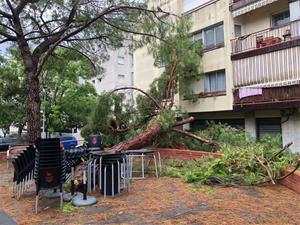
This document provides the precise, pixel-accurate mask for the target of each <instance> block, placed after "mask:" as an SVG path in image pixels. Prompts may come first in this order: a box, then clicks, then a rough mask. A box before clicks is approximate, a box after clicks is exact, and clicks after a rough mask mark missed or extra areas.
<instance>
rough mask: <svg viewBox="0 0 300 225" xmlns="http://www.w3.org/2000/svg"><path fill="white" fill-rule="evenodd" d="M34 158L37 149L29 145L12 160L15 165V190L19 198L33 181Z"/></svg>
mask: <svg viewBox="0 0 300 225" xmlns="http://www.w3.org/2000/svg"><path fill="white" fill-rule="evenodd" d="M34 159H35V149H34V148H33V146H29V147H27V149H26V150H25V151H23V152H22V153H20V154H19V155H18V156H17V158H15V159H14V161H12V164H13V167H14V178H13V181H14V182H15V184H14V192H15V193H16V199H17V200H19V198H20V196H21V194H23V193H24V191H26V190H27V189H28V188H30V186H31V184H32V183H33V171H34Z"/></svg>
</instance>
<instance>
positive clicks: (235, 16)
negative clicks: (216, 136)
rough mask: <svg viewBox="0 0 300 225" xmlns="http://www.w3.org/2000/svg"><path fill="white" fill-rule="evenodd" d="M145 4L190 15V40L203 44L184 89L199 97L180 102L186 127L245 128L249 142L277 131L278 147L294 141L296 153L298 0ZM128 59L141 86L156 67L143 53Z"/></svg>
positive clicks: (299, 130)
mask: <svg viewBox="0 0 300 225" xmlns="http://www.w3.org/2000/svg"><path fill="white" fill-rule="evenodd" d="M151 3H152V4H154V5H155V4H157V5H160V6H161V8H163V9H165V10H169V11H172V12H176V13H178V14H181V15H190V16H191V19H192V21H193V28H192V31H191V32H192V34H193V38H194V40H195V41H200V42H201V43H202V44H203V47H204V56H203V58H202V62H201V63H202V65H203V76H202V79H200V81H197V82H194V83H193V84H192V85H191V87H190V88H192V89H193V90H194V92H195V93H196V94H197V95H198V100H197V102H190V101H184V100H183V99H181V98H180V97H179V102H178V104H179V105H180V106H181V108H182V109H183V110H185V111H187V112H188V113H189V114H190V115H193V116H194V117H195V118H196V120H195V121H194V122H193V123H192V124H191V128H193V129H199V128H201V127H204V126H205V124H206V121H209V120H214V121H217V122H221V123H227V124H229V125H232V126H237V127H243V128H245V129H246V130H247V131H248V132H249V133H250V134H251V135H252V136H253V137H255V138H261V137H262V136H263V135H264V134H266V133H269V134H274V135H275V134H281V135H282V140H283V144H287V143H289V142H291V141H292V142H293V145H292V146H291V149H292V151H294V152H300V1H299V0H298V1H293V0H290V1H288V0H233V1H229V0H183V1H179V0H177V1H176V0H169V1H167V0H166V1H163V0H160V1H159V0H153V1H151ZM134 56H135V57H136V56H137V57H138V60H134V73H135V81H136V82H135V85H136V86H137V87H141V88H146V87H147V85H149V83H150V81H152V79H153V78H154V77H155V76H158V75H159V72H160V70H159V69H156V68H154V67H153V66H151V65H153V60H152V61H151V56H149V55H147V51H146V49H140V50H138V51H137V52H136V53H135V54H134ZM140 56H143V58H141V57H140ZM151 63H152V64H151ZM144 77H147V79H146V80H145V79H144ZM151 78H152V79H151Z"/></svg>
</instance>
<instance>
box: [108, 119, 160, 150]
mask: <svg viewBox="0 0 300 225" xmlns="http://www.w3.org/2000/svg"><path fill="white" fill-rule="evenodd" d="M162 131H163V129H162V126H161V125H160V124H159V123H154V124H153V125H152V126H151V127H150V128H149V129H148V130H147V131H145V132H144V133H142V134H140V135H137V136H136V137H133V138H131V139H129V140H127V141H123V142H121V143H119V144H117V145H115V146H113V147H112V148H111V149H110V150H112V151H117V152H121V151H126V150H134V149H140V148H143V147H145V146H147V145H149V144H151V143H152V142H153V141H154V140H155V139H156V138H157V137H158V135H160V134H161V133H162Z"/></svg>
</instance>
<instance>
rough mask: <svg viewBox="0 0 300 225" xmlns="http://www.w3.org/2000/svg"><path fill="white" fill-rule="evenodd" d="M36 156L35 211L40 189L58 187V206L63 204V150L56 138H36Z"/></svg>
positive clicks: (64, 175) (64, 174)
mask: <svg viewBox="0 0 300 225" xmlns="http://www.w3.org/2000/svg"><path fill="white" fill-rule="evenodd" d="M35 145H36V149H37V150H36V157H35V171H34V178H35V181H36V201H35V211H36V213H37V210H38V200H39V192H40V190H41V189H56V188H59V189H60V206H61V207H62V206H63V184H64V182H65V177H66V172H65V161H64V151H63V150H62V149H61V147H60V140H59V139H58V138H49V139H38V140H36V142H35Z"/></svg>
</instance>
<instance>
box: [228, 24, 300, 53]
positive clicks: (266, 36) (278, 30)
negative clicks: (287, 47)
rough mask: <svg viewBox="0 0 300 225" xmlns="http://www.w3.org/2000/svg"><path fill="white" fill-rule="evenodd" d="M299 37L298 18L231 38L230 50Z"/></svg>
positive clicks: (276, 42)
mask: <svg viewBox="0 0 300 225" xmlns="http://www.w3.org/2000/svg"><path fill="white" fill-rule="evenodd" d="M295 38H300V20H295V21H293V22H290V23H288V24H284V25H282V26H277V27H271V28H268V29H264V30H261V31H257V32H255V33H252V34H248V35H244V36H241V37H238V38H235V39H232V40H231V52H232V54H237V53H241V52H245V51H250V50H254V49H259V48H263V47H266V46H270V45H274V44H279V43H281V42H286V41H290V40H293V39H295Z"/></svg>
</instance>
